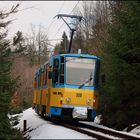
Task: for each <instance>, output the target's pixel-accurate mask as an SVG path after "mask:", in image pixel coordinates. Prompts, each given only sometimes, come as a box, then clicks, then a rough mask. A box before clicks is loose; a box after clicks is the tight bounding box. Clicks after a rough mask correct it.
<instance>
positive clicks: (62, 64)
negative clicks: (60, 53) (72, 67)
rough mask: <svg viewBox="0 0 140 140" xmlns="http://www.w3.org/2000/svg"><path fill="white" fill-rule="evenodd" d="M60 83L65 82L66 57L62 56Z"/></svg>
mask: <svg viewBox="0 0 140 140" xmlns="http://www.w3.org/2000/svg"><path fill="white" fill-rule="evenodd" d="M60 83H61V84H63V83H64V57H61V65H60Z"/></svg>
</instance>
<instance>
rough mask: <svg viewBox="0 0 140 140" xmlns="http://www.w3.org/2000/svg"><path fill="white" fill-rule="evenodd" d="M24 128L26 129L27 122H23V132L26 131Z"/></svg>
mask: <svg viewBox="0 0 140 140" xmlns="http://www.w3.org/2000/svg"><path fill="white" fill-rule="evenodd" d="M26 127H27V120H23V131H24V132H25V131H26Z"/></svg>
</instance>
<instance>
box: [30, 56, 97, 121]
mask: <svg viewBox="0 0 140 140" xmlns="http://www.w3.org/2000/svg"><path fill="white" fill-rule="evenodd" d="M99 65H100V59H99V58H98V57H97V56H93V55H87V54H60V55H57V56H52V57H51V58H50V59H49V60H48V61H47V62H46V63H45V64H44V65H42V66H41V67H40V68H39V69H38V70H37V72H36V74H35V82H34V95H33V108H34V109H35V111H36V112H37V113H38V114H40V115H42V116H44V115H45V116H48V117H50V118H61V119H64V120H87V121H93V120H94V118H95V117H96V110H97V107H98V79H99V78H98V77H99Z"/></svg>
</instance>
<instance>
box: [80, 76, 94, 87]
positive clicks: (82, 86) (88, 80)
mask: <svg viewBox="0 0 140 140" xmlns="http://www.w3.org/2000/svg"><path fill="white" fill-rule="evenodd" d="M92 79H93V78H92V77H90V78H89V79H88V80H87V81H85V82H84V83H83V84H82V85H80V86H79V88H82V87H83V86H84V85H85V84H86V83H89V82H90V81H91V80H92Z"/></svg>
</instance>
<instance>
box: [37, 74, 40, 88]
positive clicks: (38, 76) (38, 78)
mask: <svg viewBox="0 0 140 140" xmlns="http://www.w3.org/2000/svg"><path fill="white" fill-rule="evenodd" d="M37 83H38V84H37V86H38V88H39V87H40V74H39V73H38V75H37Z"/></svg>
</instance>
